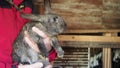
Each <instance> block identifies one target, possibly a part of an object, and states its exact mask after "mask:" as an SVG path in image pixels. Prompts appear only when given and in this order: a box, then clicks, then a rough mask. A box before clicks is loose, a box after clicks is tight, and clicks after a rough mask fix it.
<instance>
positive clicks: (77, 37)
mask: <svg viewBox="0 0 120 68" xmlns="http://www.w3.org/2000/svg"><path fill="white" fill-rule="evenodd" d="M58 40H59V41H78V42H113V43H120V37H110V36H85V35H59V36H58Z"/></svg>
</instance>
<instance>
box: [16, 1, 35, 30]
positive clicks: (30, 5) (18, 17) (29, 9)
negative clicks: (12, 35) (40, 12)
mask: <svg viewBox="0 0 120 68" xmlns="http://www.w3.org/2000/svg"><path fill="white" fill-rule="evenodd" d="M14 3H15V4H16V5H17V6H20V5H23V6H24V7H23V8H22V11H23V13H25V14H31V13H32V10H33V2H32V0H23V1H20V0H14ZM27 22H29V20H28V19H24V18H22V17H21V15H20V12H19V11H18V10H16V23H17V28H18V31H19V30H21V28H22V27H23V25H24V24H26V23H27Z"/></svg>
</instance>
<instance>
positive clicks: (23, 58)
mask: <svg viewBox="0 0 120 68" xmlns="http://www.w3.org/2000/svg"><path fill="white" fill-rule="evenodd" d="M7 1H8V2H9V3H11V4H12V5H13V6H14V7H15V8H16V9H18V7H17V6H16V5H14V4H13V3H12V1H11V0H7ZM44 5H45V14H44V15H38V14H37V15H35V14H24V13H22V12H21V17H22V18H25V19H28V20H31V21H30V22H29V23H27V24H25V25H24V26H23V29H22V30H21V32H20V33H19V35H18V37H17V38H16V40H15V41H14V43H13V53H12V58H13V61H14V62H19V63H22V64H24V63H29V64H32V63H35V62H42V63H43V64H44V65H48V64H49V61H48V51H47V49H46V47H45V44H44V42H43V38H42V37H41V36H39V35H38V34H37V33H36V32H34V31H33V30H32V29H33V28H37V29H39V30H41V31H42V32H43V33H44V34H45V35H47V36H48V37H49V38H50V40H51V41H50V42H51V46H52V47H53V48H54V49H55V51H56V52H57V56H58V57H60V58H62V57H63V56H64V50H63V49H62V47H61V45H60V44H59V42H58V39H57V35H59V34H61V33H63V32H64V31H65V30H66V26H67V25H66V23H65V21H64V19H63V18H62V17H61V16H59V15H57V14H54V13H52V12H51V7H50V0H44ZM24 31H28V33H29V35H30V37H31V38H32V39H33V40H34V41H35V42H36V43H37V45H38V47H39V49H40V53H38V52H36V51H34V50H33V49H32V48H30V47H29V46H28V44H27V43H26V42H25V40H24ZM40 56H42V57H40Z"/></svg>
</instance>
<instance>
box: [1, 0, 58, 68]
mask: <svg viewBox="0 0 120 68" xmlns="http://www.w3.org/2000/svg"><path fill="white" fill-rule="evenodd" d="M13 3H14V4H16V5H17V6H20V5H21V4H24V8H23V9H22V11H23V12H24V13H25V14H29V13H31V12H32V7H33V6H32V0H13ZM28 21H29V20H26V19H23V18H21V16H20V12H19V11H18V10H16V9H15V8H14V7H13V6H11V4H9V3H8V2H7V1H6V0H0V68H41V67H42V66H43V64H42V63H40V62H37V63H34V64H31V65H18V64H17V63H13V62H12V56H11V54H12V44H13V42H14V40H15V39H16V37H17V35H18V34H19V32H20V30H21V29H22V27H23V26H24V25H25V24H26V23H27V22H28ZM25 36H26V39H28V41H27V40H26V42H27V43H29V42H31V41H30V40H29V39H30V38H29V37H27V33H25ZM48 49H49V50H51V49H52V47H50V48H48ZM55 57H56V52H55V51H54V50H52V51H51V52H50V53H49V61H50V62H52V61H54V59H55ZM46 68H49V67H46Z"/></svg>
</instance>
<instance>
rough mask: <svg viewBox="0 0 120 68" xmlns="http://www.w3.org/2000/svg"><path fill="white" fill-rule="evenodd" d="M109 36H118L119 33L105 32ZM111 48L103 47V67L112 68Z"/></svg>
mask: <svg viewBox="0 0 120 68" xmlns="http://www.w3.org/2000/svg"><path fill="white" fill-rule="evenodd" d="M104 36H107V37H113V36H114V37H117V33H104ZM111 56H112V55H111V48H103V68H111V67H112V66H111V64H112V61H111V58H112V57H111Z"/></svg>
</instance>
